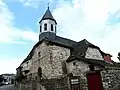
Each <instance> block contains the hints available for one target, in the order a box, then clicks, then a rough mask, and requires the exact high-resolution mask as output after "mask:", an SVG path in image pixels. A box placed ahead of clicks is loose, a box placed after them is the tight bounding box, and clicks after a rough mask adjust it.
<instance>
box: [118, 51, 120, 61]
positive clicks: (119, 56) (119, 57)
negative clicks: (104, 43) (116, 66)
mask: <svg viewBox="0 0 120 90" xmlns="http://www.w3.org/2000/svg"><path fill="white" fill-rule="evenodd" d="M118 59H119V60H120V52H119V53H118Z"/></svg>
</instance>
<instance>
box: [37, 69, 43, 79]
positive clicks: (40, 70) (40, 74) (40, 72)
mask: <svg viewBox="0 0 120 90" xmlns="http://www.w3.org/2000/svg"><path fill="white" fill-rule="evenodd" d="M38 76H39V77H40V78H41V77H42V68H41V67H39V68H38Z"/></svg>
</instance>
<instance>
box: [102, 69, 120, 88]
mask: <svg viewBox="0 0 120 90" xmlns="http://www.w3.org/2000/svg"><path fill="white" fill-rule="evenodd" d="M101 76H102V80H103V87H104V90H120V68H106V69H105V70H103V71H102V72H101Z"/></svg>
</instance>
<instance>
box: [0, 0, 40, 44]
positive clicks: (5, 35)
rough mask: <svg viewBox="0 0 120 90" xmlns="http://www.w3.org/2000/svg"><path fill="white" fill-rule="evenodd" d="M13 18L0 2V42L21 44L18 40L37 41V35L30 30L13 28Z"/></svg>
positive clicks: (5, 6)
mask: <svg viewBox="0 0 120 90" xmlns="http://www.w3.org/2000/svg"><path fill="white" fill-rule="evenodd" d="M14 19H15V16H14V14H13V13H12V12H10V10H9V9H8V7H7V5H6V4H5V3H4V2H3V1H0V42H2V43H3V42H4V43H19V44H20V43H21V44H23V43H24V42H21V41H20V40H19V39H24V40H31V41H38V38H37V37H38V34H36V33H35V32H32V31H31V30H30V29H19V28H16V27H15V26H14Z"/></svg>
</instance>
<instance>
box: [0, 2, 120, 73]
mask: <svg viewBox="0 0 120 90" xmlns="http://www.w3.org/2000/svg"><path fill="white" fill-rule="evenodd" d="M48 2H49V3H50V9H51V12H52V14H53V16H54V18H55V19H56V21H57V23H58V25H57V35H59V36H62V37H66V38H69V39H72V40H75V41H80V40H82V39H87V40H88V41H89V42H91V43H93V44H95V45H97V46H99V47H100V49H101V50H102V51H104V52H105V53H110V54H111V55H113V58H112V59H113V60H114V61H117V62H118V59H117V54H118V52H119V51H120V5H119V4H120V0H0V74H2V73H16V68H17V67H18V66H19V65H20V63H21V62H22V61H23V59H25V58H26V56H27V55H28V53H29V52H30V51H31V49H32V47H33V45H35V44H36V43H37V42H38V35H39V23H38V22H39V20H40V19H41V18H42V16H43V14H44V12H45V11H46V9H47V5H48Z"/></svg>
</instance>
